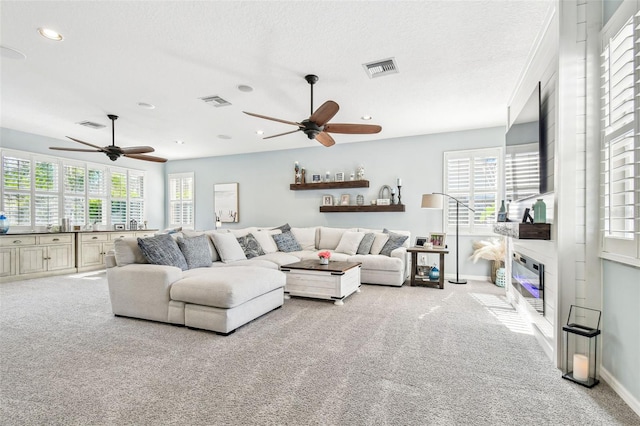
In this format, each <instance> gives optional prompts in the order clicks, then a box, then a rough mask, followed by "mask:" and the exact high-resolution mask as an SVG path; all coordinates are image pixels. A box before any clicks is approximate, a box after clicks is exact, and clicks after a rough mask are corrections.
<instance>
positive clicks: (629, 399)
mask: <svg viewBox="0 0 640 426" xmlns="http://www.w3.org/2000/svg"><path fill="white" fill-rule="evenodd" d="M600 378H601V379H602V380H604V381H605V382H607V383H608V384H609V386H611V389H613V390H614V391H615V392H616V393H617V394H618V395H620V398H622V400H623V401H624V402H626V403H627V405H628V406H629V407H631V409H632V410H633V411H635V413H636V414H637V415H638V416H640V401H639V400H638V399H636V398H635V397H634V396H633V395H631V394H630V393H629V391H628V390H627V389H626V388H625V387H624V386H623V385H622V384H621V383H620V382H619V381H618V380H617V379H616V378H615V377H613V375H612V374H611V373H609V371H607V369H606V368H604V367H602V365H601V366H600Z"/></svg>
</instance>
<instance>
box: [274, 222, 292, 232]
mask: <svg viewBox="0 0 640 426" xmlns="http://www.w3.org/2000/svg"><path fill="white" fill-rule="evenodd" d="M276 229H279V230H281V231H282V233H283V234H284V233H285V232H291V227H290V226H289V224H288V223H285V224H284V225H280V226H278V227H277V228H272V229H271V230H272V231H275V230H276Z"/></svg>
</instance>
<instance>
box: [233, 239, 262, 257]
mask: <svg viewBox="0 0 640 426" xmlns="http://www.w3.org/2000/svg"><path fill="white" fill-rule="evenodd" d="M237 240H238V242H239V243H240V247H242V251H243V252H244V255H245V256H247V259H251V258H253V257H258V256H262V255H263V254H264V250H262V246H261V245H260V243H259V242H258V240H256V237H254V236H253V234H251V233H249V234H247V235H245V236H244V237H240V238H238V239H237Z"/></svg>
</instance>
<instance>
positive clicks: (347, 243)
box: [335, 231, 365, 255]
mask: <svg viewBox="0 0 640 426" xmlns="http://www.w3.org/2000/svg"><path fill="white" fill-rule="evenodd" d="M364 235H365V234H364V232H354V231H346V232H345V233H344V234H342V238H341V239H340V243H338V246H337V247H336V249H335V251H337V252H338V253H345V254H349V255H354V254H356V252H357V251H358V247H359V246H360V242H361V241H362V238H364Z"/></svg>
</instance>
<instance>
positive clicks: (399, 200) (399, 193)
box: [398, 185, 402, 205]
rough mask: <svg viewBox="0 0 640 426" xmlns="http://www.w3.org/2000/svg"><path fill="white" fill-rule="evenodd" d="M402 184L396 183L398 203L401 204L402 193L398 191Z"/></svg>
mask: <svg viewBox="0 0 640 426" xmlns="http://www.w3.org/2000/svg"><path fill="white" fill-rule="evenodd" d="M400 188H402V185H398V205H402V193H401V192H400Z"/></svg>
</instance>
